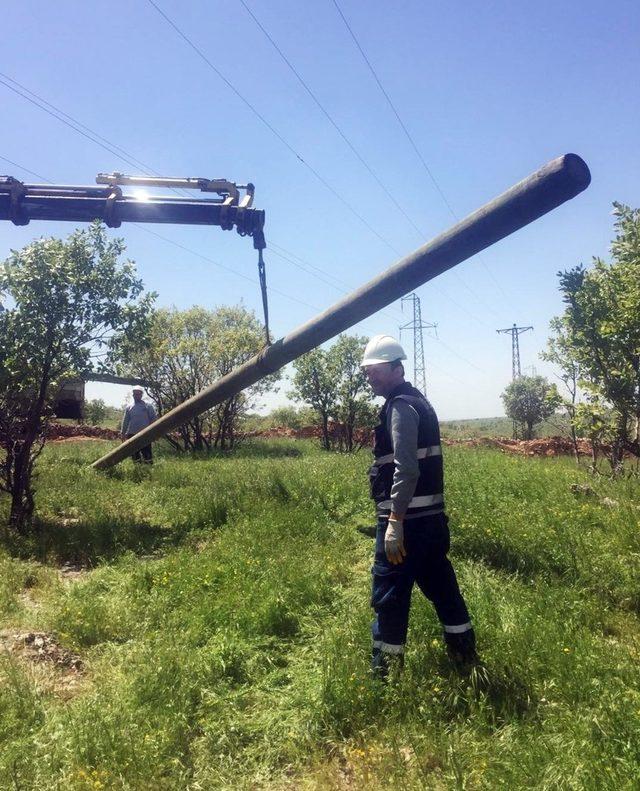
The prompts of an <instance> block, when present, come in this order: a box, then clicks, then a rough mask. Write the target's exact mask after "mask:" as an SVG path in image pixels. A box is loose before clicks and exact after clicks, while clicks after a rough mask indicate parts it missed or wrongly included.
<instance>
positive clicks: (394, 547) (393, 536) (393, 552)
mask: <svg viewBox="0 0 640 791" xmlns="http://www.w3.org/2000/svg"><path fill="white" fill-rule="evenodd" d="M384 551H385V554H386V556H387V558H388V560H389V562H390V563H393V565H394V566H396V565H398V563H402V561H403V560H404V558H405V557H406V554H407V553H406V552H405V549H404V527H403V526H402V519H389V523H388V525H387V530H386V532H385V534H384Z"/></svg>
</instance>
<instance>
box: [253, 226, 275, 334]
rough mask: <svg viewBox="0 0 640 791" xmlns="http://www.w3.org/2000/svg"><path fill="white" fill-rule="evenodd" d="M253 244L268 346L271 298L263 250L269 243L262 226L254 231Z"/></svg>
mask: <svg viewBox="0 0 640 791" xmlns="http://www.w3.org/2000/svg"><path fill="white" fill-rule="evenodd" d="M251 235H252V236H253V246H254V248H255V249H256V250H257V251H258V277H259V279H260V293H261V295H262V312H263V314H264V333H265V339H266V346H270V345H271V337H270V333H269V300H268V297H267V270H266V268H265V264H264V258H263V256H262V251H263V250H264V249H265V248H266V246H267V243H266V241H265V238H264V231H263V230H262V228H256V229H255V230H254V231H253V233H252V234H251Z"/></svg>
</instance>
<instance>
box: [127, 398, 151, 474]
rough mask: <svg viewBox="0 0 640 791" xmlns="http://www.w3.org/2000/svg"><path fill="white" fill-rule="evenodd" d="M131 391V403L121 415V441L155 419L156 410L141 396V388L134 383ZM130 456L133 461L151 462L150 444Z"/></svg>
mask: <svg viewBox="0 0 640 791" xmlns="http://www.w3.org/2000/svg"><path fill="white" fill-rule="evenodd" d="M131 392H132V393H133V404H131V405H130V406H128V407H127V408H126V409H125V410H124V415H123V416H122V427H121V434H122V439H123V441H124V440H127V439H129V438H130V437H132V436H133V435H134V434H137V433H138V432H139V431H142V429H143V428H146V427H147V426H150V425H151V423H153V421H154V420H155V419H156V411H155V409H154V408H153V405H152V404H149V403H147V402H146V401H144V400H143V398H142V396H143V394H144V390H143V388H142V387H140V386H138V385H136V386H135V387H134V388H133V389H132V391H131ZM131 458H132V459H133V460H134V461H135V462H144V463H145V464H153V455H152V453H151V444H149V445H145V446H144V447H143V448H140V450H137V451H136V452H135V453H134V454H133V456H132V457H131Z"/></svg>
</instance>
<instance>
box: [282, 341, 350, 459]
mask: <svg viewBox="0 0 640 791" xmlns="http://www.w3.org/2000/svg"><path fill="white" fill-rule="evenodd" d="M293 368H294V371H295V373H294V376H293V387H294V389H293V390H292V391H291V393H289V395H290V396H291V397H292V398H295V399H296V400H297V401H303V402H304V403H306V404H309V406H311V408H312V409H313V410H314V411H315V412H316V413H317V415H318V418H319V419H320V426H321V428H322V447H323V448H324V449H325V450H330V448H331V437H330V436H329V418H330V417H331V415H332V412H333V411H334V410H335V406H336V398H337V393H338V381H337V371H335V369H334V366H333V361H332V360H330V359H329V356H328V354H327V352H325V351H324V349H313V350H312V351H310V352H308V353H307V354H303V355H302V357H299V358H298V359H297V360H295V361H294V363H293Z"/></svg>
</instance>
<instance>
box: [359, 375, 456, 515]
mask: <svg viewBox="0 0 640 791" xmlns="http://www.w3.org/2000/svg"><path fill="white" fill-rule="evenodd" d="M396 399H402V400H403V401H405V402H406V403H408V404H409V405H410V406H411V407H413V409H415V411H416V412H417V413H418V417H419V423H418V450H417V459H418V468H419V471H420V475H419V478H418V481H417V483H416V488H415V492H414V495H413V499H412V500H411V502H410V503H409V507H408V509H407V515H411V514H420V515H422V514H424V515H425V516H429V515H431V514H439V513H442V512H443V511H444V476H443V468H442V448H441V445H440V428H439V426H438V418H437V417H436V413H435V412H434V410H433V407H432V406H431V404H430V403H429V402H428V401H427V399H426V398H425V397H424V396H423V395H422V393H421V392H420V391H419V390H417V389H416V388H415V387H413V385H411V384H409V382H403V383H402V384H401V385H400V386H399V387H397V388H396V389H395V390H394V391H393V393H391V395H390V396H389V398H388V399H387V400H386V401H385V404H384V406H383V408H382V410H381V412H380V424H379V425H378V426H376V428H375V444H374V448H373V456H374V462H373V465H372V467H371V469H370V470H369V481H370V484H371V497H372V498H373V499H374V500H375V502H376V510H377V513H378V515H379V516H389V514H390V513H391V487H392V485H393V474H394V471H395V463H394V460H393V444H392V442H391V434H390V432H389V429H388V427H387V417H388V415H389V409H390V408H391V404H392V403H393V402H394V401H395V400H396Z"/></svg>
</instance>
